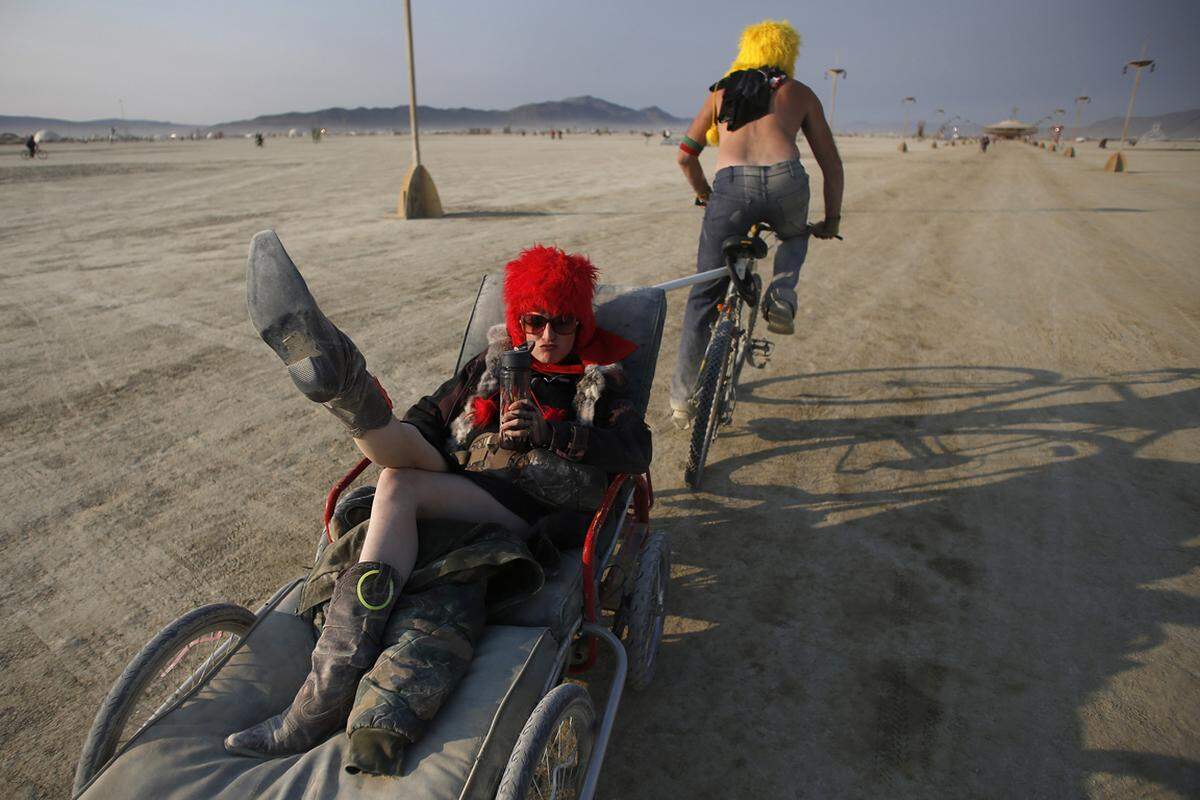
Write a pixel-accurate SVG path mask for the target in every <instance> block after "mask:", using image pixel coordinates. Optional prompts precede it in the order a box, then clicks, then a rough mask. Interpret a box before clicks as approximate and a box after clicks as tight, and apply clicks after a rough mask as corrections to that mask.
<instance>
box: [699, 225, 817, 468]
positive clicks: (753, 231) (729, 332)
mask: <svg viewBox="0 0 1200 800" xmlns="http://www.w3.org/2000/svg"><path fill="white" fill-rule="evenodd" d="M769 231H771V227H770V226H769V225H767V224H765V223H758V224H755V225H753V226H752V227H751V228H750V231H749V233H747V234H746V235H745V236H730V237H729V238H727V239H726V240H725V241H724V242H723V243H722V244H721V250H722V252H723V253H724V254H725V268H724V271H726V272H727V273H728V274H729V287H728V288H727V289H726V290H725V299H724V300H723V301H722V302H721V303H719V304H718V305H717V318H716V320H714V321H713V325H712V334H711V336H710V337H709V340H708V347H707V348H705V350H704V358H703V359H702V360H701V361H700V371H699V373H698V377H697V379H696V390H695V392H694V394H693V395H692V405H693V407H694V408H695V411H696V415H695V416H694V417H693V418H692V436H691V441H690V442H689V444H688V457H687V464H686V466H685V467H684V470H683V481H684V483H686V484H687V485H688V487H689V488H691V489H697V488H699V486H700V481H701V479H702V477H703V476H704V463H705V461H706V460H707V459H708V450H709V447H710V446H711V445H712V441H713V439H714V438H716V433H717V428H718V427H720V426H722V425H729V424H730V423H732V422H733V410H734V408H735V406H736V405H737V384H738V380H739V379H740V378H741V375H742V369H743V368H744V367H745V366H746V364H747V362H748V363H749V364H750V366H752V367H754V368H755V369H763V368H765V367H766V366H767V362H768V361H770V358H771V352H772V350H774V347H775V345H774V344H773V343H772V342H770V341H768V340H767V339H755V338H754V324H755V322H756V321H757V320H758V310H759V304H760V303H761V301H762V295H763V283H762V276H760V275H759V274H758V272H757V271H756V270H755V265H756V263H757V261H758V260H759V259H761V258H764V257H766V255H767V243H766V242H765V241H763V239H762V236H761V235H760V234H761V233H763V232H769ZM806 235H807V234H806Z"/></svg>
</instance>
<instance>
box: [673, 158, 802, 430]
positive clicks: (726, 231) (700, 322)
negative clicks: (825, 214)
mask: <svg viewBox="0 0 1200 800" xmlns="http://www.w3.org/2000/svg"><path fill="white" fill-rule="evenodd" d="M712 189H713V190H712V196H711V197H709V198H708V207H707V208H706V209H705V211H704V225H703V226H702V227H701V229H700V248H699V252H697V254H696V271H697V272H705V271H707V270H710V269H718V268H720V267H723V266H725V256H724V254H723V253H722V252H721V243H722V242H724V241H725V239H727V238H728V237H730V236H743V235H745V234H746V233H747V232H748V231H749V230H750V226H751V225H753V224H754V223H756V222H766V223H768V224H770V226H771V227H772V228H774V229H775V233H776V234H777V235H778V236H779V239H780V244H779V247H778V249H776V251H775V276H774V277H773V278H772V279H771V285H770V288H769V289H768V290H767V291H768V293H769V294H773V295H775V296H776V297H779V298H780V299H782V300H784V301H786V302H788V303H791V305H792V308H793V309H795V307H796V281H798V280H799V279H800V267H801V265H803V264H804V257H805V256H806V255H808V236H807V235H806V233H805V226H806V225H807V224H808V173H807V172H805V171H804V167H803V166H801V164H800V160H799V159H796V160H795V161H781V162H779V163H778V164H772V165H771V166H769V167H725V169H722V170H719V171H718V172H717V174H716V178H715V179H714V180H713V186H712ZM728 285H729V278H721V279H720V280H716V281H712V282H710V283H705V284H700V285H698V286H693V287H692V291H691V294H689V295H688V299H687V308H686V309H685V311H684V313H683V338H682V339H681V340H680V342H679V358H678V360H677V361H676V365H675V377H674V378H672V380H671V407H672V408H674V409H684V408H687V405H688V401H689V400H690V399H691V396H692V393H693V392H694V390H695V388H696V373H697V372H698V371H699V369H700V360H701V359H702V358H704V348H706V347H708V337H709V334H710V333H711V332H712V331H711V326H712V323H713V320H714V319H715V318H716V316H717V303H719V302H721V299H722V298H723V297H724V296H725V289H726V287H728Z"/></svg>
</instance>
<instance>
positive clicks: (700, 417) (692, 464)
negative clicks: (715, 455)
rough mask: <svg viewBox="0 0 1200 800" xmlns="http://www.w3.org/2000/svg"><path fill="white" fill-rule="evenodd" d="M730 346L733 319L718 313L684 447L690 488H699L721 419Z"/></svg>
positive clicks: (685, 476) (731, 346) (709, 341)
mask: <svg viewBox="0 0 1200 800" xmlns="http://www.w3.org/2000/svg"><path fill="white" fill-rule="evenodd" d="M732 349H733V320H732V319H730V318H729V317H728V316H725V317H722V318H721V320H720V321H719V322H718V323H717V327H716V330H714V331H713V335H712V338H711V339H709V340H708V349H707V350H705V351H704V362H703V364H702V365H701V368H700V377H699V379H698V380H697V383H696V394H695V403H696V416H695V418H694V419H693V420H692V441H691V443H690V445H689V447H688V457H687V465H686V466H685V467H684V469H683V482H684V483H686V484H687V485H688V487H689V488H691V489H698V488H700V479H701V478H702V477H703V476H704V462H705V461H706V460H707V459H708V448H709V446H710V445H711V444H712V440H713V438H714V437H715V436H716V435H717V425H718V424H720V421H721V413H720V408H718V406H719V405H720V403H721V398H722V397H724V395H725V386H724V384H725V381H726V379H727V378H728V376H729V354H730V352H731V351H732Z"/></svg>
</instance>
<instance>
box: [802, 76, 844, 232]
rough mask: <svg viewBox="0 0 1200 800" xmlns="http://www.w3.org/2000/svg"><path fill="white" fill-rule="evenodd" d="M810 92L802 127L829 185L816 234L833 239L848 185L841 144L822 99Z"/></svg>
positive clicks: (809, 90)
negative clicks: (839, 147)
mask: <svg viewBox="0 0 1200 800" xmlns="http://www.w3.org/2000/svg"><path fill="white" fill-rule="evenodd" d="M805 89H808V87H807V86H806V87H805ZM808 95H809V103H808V106H809V109H808V113H806V114H805V115H804V122H802V123H801V124H800V128H801V130H803V131H804V138H806V139H808V146H809V147H810V148H811V149H812V152H813V157H814V158H815V159H816V160H817V164H818V166H820V167H821V174H822V175H823V176H824V188H825V221H824V222H822V223H820V224H818V225H815V226H814V227H813V236H816V237H817V238H818V239H831V238H833V237H834V236H836V235H837V232H838V224H839V222H840V221H841V218H842V189H843V187H844V185H845V178H844V176H843V174H842V157H841V156H840V155H838V151H837V145H836V144H835V143H834V141H833V131H831V130H829V123H828V122H826V121H825V109H824V108H822V107H821V101H820V99H818V98H817V95H816V94H815V93H813V91H812V90H811V89H808Z"/></svg>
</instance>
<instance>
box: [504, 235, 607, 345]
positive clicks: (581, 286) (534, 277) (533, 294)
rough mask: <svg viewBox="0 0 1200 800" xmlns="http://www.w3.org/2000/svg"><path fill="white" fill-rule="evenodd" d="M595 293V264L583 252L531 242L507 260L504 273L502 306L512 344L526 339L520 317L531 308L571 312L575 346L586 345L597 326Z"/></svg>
mask: <svg viewBox="0 0 1200 800" xmlns="http://www.w3.org/2000/svg"><path fill="white" fill-rule="evenodd" d="M595 293H596V267H595V266H593V265H592V262H591V261H588V259H587V257H586V256H582V255H579V254H578V253H565V252H563V251H562V250H560V249H559V248H557V247H544V246H543V245H534V246H533V247H530V248H528V249H526V250H522V251H521V254H520V255H518V256H517V257H516V258H514V259H513V260H512V261H510V262H508V266H507V267H506V268H505V276H504V307H505V321H506V324H507V327H508V335H509V337H510V338H511V339H512V341H513V344H514V345H521V344H524V343H525V334H524V333H522V331H521V323H520V318H521V315H522V314H525V313H528V312H530V311H544V312H546V313H547V314H550V315H553V316H557V315H560V314H573V315H574V316H575V318H576V319H578V320H579V333H578V335H577V336H576V339H575V347H576V350H578V349H579V348H580V347H583V346H585V345H587V344H588V343H589V342H590V341H591V339H592V335H593V334H594V333H595V330H596V319H595V316H594V314H593V311H592V298H593V296H594V295H595Z"/></svg>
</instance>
